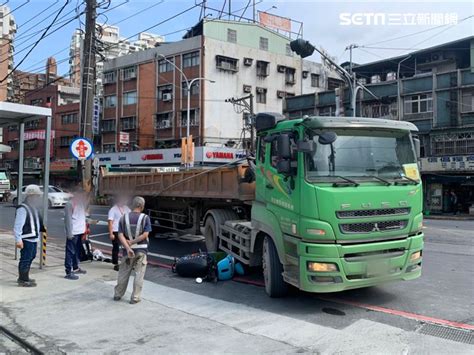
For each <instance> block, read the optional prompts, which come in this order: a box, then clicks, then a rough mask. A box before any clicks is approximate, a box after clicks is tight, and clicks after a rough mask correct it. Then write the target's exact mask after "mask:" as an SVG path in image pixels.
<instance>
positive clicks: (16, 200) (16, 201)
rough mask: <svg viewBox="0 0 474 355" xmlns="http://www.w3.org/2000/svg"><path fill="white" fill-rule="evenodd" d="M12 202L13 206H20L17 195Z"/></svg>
mask: <svg viewBox="0 0 474 355" xmlns="http://www.w3.org/2000/svg"><path fill="white" fill-rule="evenodd" d="M12 203H13V206H18V199H17V198H16V197H15V198H14V199H13V201H12Z"/></svg>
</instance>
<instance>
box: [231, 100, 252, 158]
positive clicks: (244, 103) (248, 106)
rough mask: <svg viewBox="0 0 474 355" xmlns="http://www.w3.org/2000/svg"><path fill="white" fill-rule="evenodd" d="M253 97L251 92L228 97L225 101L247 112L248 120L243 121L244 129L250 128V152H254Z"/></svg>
mask: <svg viewBox="0 0 474 355" xmlns="http://www.w3.org/2000/svg"><path fill="white" fill-rule="evenodd" d="M253 98H254V96H253V94H249V95H247V96H243V97H239V98H235V97H231V98H230V99H226V100H225V102H229V103H231V104H232V105H234V106H237V107H240V108H241V110H242V112H245V111H246V112H248V115H249V120H248V122H245V121H244V130H245V129H248V130H250V151H251V153H252V154H255V113H254V111H253V110H254V108H253ZM246 149H247V148H246Z"/></svg>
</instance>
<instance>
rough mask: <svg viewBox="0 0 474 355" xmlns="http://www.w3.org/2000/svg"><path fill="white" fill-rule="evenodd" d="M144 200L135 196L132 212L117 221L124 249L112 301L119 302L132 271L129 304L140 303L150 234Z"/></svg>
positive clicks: (149, 222) (149, 224)
mask: <svg viewBox="0 0 474 355" xmlns="http://www.w3.org/2000/svg"><path fill="white" fill-rule="evenodd" d="M144 208H145V199H144V198H143V197H140V196H137V197H135V198H134V199H133V201H132V212H130V213H126V214H124V215H123V216H122V217H121V218H120V221H119V231H118V237H119V240H120V243H122V246H123V248H124V252H123V258H122V261H121V263H120V267H119V272H118V277H117V285H116V286H115V294H114V301H119V300H120V299H121V298H122V297H123V295H124V294H125V291H126V290H127V286H128V280H129V279H130V274H131V273H132V270H134V271H135V279H134V281H133V292H132V297H131V299H130V303H131V304H135V303H138V302H140V295H141V292H142V287H143V279H144V277H145V271H146V265H147V252H148V234H149V233H150V232H151V221H150V217H148V216H147V215H146V214H144V213H143V210H144Z"/></svg>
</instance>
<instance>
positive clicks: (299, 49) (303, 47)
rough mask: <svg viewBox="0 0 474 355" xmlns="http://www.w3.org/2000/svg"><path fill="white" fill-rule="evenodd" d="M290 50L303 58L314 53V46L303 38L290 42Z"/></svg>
mask: <svg viewBox="0 0 474 355" xmlns="http://www.w3.org/2000/svg"><path fill="white" fill-rule="evenodd" d="M290 48H291V50H292V51H293V52H295V53H296V54H298V55H299V56H300V57H301V58H306V57H309V56H310V55H312V54H313V52H314V46H313V45H312V44H311V43H309V42H308V41H305V40H304V39H303V38H298V39H295V40H294V41H291V42H290Z"/></svg>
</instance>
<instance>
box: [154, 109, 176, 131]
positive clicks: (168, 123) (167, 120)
mask: <svg viewBox="0 0 474 355" xmlns="http://www.w3.org/2000/svg"><path fill="white" fill-rule="evenodd" d="M172 124H173V112H165V113H157V114H156V121H155V127H156V129H166V128H171V127H172Z"/></svg>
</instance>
